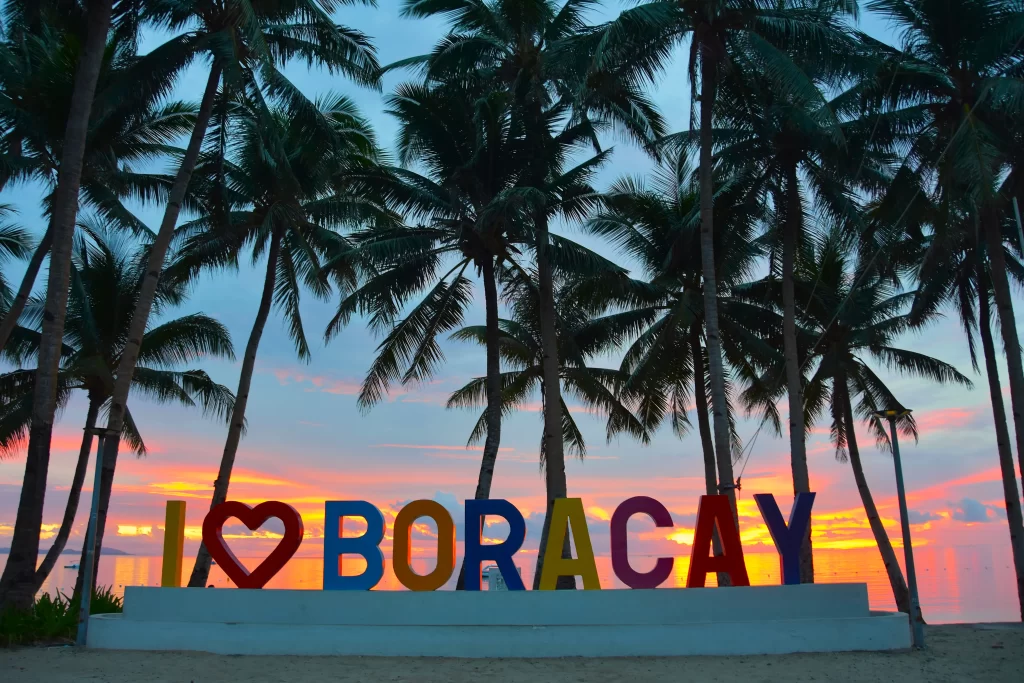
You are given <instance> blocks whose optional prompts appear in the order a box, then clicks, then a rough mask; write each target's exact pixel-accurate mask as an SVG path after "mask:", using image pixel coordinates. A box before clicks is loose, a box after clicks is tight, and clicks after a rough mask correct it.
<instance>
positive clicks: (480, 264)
mask: <svg viewBox="0 0 1024 683" xmlns="http://www.w3.org/2000/svg"><path fill="white" fill-rule="evenodd" d="M388 106H389V110H388V113H389V114H391V115H392V116H394V117H395V118H396V119H397V120H398V122H399V125H400V132H399V137H398V153H399V160H400V162H401V164H402V165H401V166H400V167H393V166H392V167H382V168H380V169H378V170H377V171H375V172H371V173H368V174H364V175H363V176H362V177H360V178H359V179H358V180H357V182H358V183H359V184H361V185H363V186H365V187H366V189H367V190H369V191H371V192H374V193H377V194H380V195H381V196H384V197H386V198H387V199H388V201H389V203H390V204H391V205H392V206H393V207H395V208H396V209H400V210H402V211H403V212H404V213H405V215H406V217H407V219H415V220H423V221H424V224H422V225H414V226H404V225H391V226H382V227H381V228H379V229H376V230H367V231H364V232H363V233H360V234H357V235H355V236H354V238H355V241H356V244H357V247H356V250H355V252H354V253H353V254H350V255H348V258H349V259H352V258H355V259H357V260H362V261H365V262H366V263H368V264H369V267H368V268H367V270H368V271H369V272H370V273H371V275H370V276H369V277H368V278H367V279H366V281H365V282H364V283H362V284H361V286H360V287H359V288H358V289H357V290H356V291H354V292H353V293H352V294H351V295H349V296H348V297H346V298H344V299H343V300H342V301H341V302H340V304H339V307H338V313H337V315H336V316H335V317H334V319H333V320H332V321H331V323H330V324H329V326H328V328H327V331H326V334H325V336H326V338H327V339H331V338H332V337H333V336H334V335H335V334H336V333H337V332H338V330H339V329H340V328H341V326H342V325H343V324H346V323H347V322H348V321H349V319H350V318H351V316H352V314H353V313H354V312H356V311H359V312H362V313H365V314H369V315H370V316H371V317H370V324H371V327H373V328H374V329H376V330H377V331H379V332H382V333H383V332H386V333H387V335H386V338H385V340H384V341H383V342H382V344H381V346H380V347H379V349H378V356H377V358H376V359H375V360H374V362H373V365H372V366H371V368H370V370H369V372H368V374H367V377H366V380H365V381H364V383H363V388H362V391H361V393H360V396H359V404H360V406H361V407H362V408H363V409H369V408H370V407H371V406H373V405H374V404H375V403H377V402H378V401H379V400H380V399H381V397H382V396H383V394H384V392H386V391H387V390H388V387H389V385H390V384H391V382H393V381H399V380H400V381H401V382H402V383H404V384H410V383H415V382H421V381H423V380H425V379H426V378H427V377H429V376H430V375H431V374H432V373H433V371H434V370H435V368H436V367H437V366H438V365H439V364H440V363H441V362H443V360H444V353H443V351H442V349H441V347H440V345H439V343H438V338H439V336H440V335H443V334H444V333H445V332H448V331H450V330H451V329H453V328H454V327H457V326H458V325H459V324H460V323H461V321H462V319H463V317H464V315H465V309H466V307H467V306H468V305H469V303H470V302H471V300H472V284H471V280H470V279H469V277H468V274H467V269H469V267H470V266H473V267H474V269H475V270H476V271H477V272H478V274H479V277H480V279H481V281H482V284H483V290H484V303H485V311H486V324H485V327H486V329H487V330H488V341H487V344H486V355H487V373H486V377H487V392H486V395H487V397H488V398H487V401H488V405H494V406H499V405H500V404H501V379H500V372H501V368H500V359H499V355H498V334H499V332H498V303H499V302H498V288H497V280H496V270H497V269H498V268H500V265H501V263H502V262H503V261H505V260H508V259H513V258H515V255H516V253H517V252H518V247H517V246H516V244H515V243H516V242H523V241H524V237H523V236H522V235H521V234H520V235H518V236H517V235H516V234H515V233H516V232H517V229H518V224H517V222H516V220H514V218H513V217H514V216H515V215H517V214H521V213H522V210H521V208H520V207H518V206H517V202H516V198H515V196H514V193H513V192H512V190H513V189H514V188H515V185H516V182H517V180H518V178H519V176H520V175H521V174H522V171H523V163H522V161H521V157H522V147H523V145H522V140H521V138H522V135H521V130H519V127H518V126H516V125H515V119H514V118H513V116H512V111H511V109H510V107H509V106H508V97H507V96H506V95H505V94H504V93H502V92H500V91H489V90H488V87H487V86H486V85H485V84H480V83H477V82H474V81H472V80H471V79H467V80H465V81H458V82H450V83H438V84H433V85H415V84H404V85H401V86H399V87H398V88H397V90H396V92H395V94H394V95H392V96H391V97H389V98H388ZM417 168H421V169H423V173H422V174H421V173H418V172H417V171H416V170H415V169H417ZM510 232H511V233H512V234H510ZM518 232H520V233H521V232H522V231H521V230H518ZM421 292H424V293H425V296H424V298H423V299H422V300H421V301H420V303H419V304H417V305H416V306H415V307H414V308H413V309H412V310H411V311H409V313H408V315H406V316H405V317H404V318H403V319H402V320H401V321H400V322H397V324H395V318H396V317H397V316H398V315H401V314H402V313H403V308H404V305H405V303H406V302H408V301H410V300H412V299H413V298H414V297H415V296H416V295H417V294H419V293H421ZM392 325H393V327H392ZM486 424H487V428H486V439H485V440H484V447H483V453H482V456H481V461H480V472H479V475H478V477H477V486H476V491H475V493H474V497H475V498H476V499H486V498H489V497H490V492H491V481H492V478H493V475H494V467H495V462H496V460H497V456H498V449H499V446H500V443H501V411H500V409H498V408H495V409H494V410H488V411H486ZM463 581H464V573H462V572H460V576H459V581H458V583H457V588H459V589H461V588H462V587H463Z"/></svg>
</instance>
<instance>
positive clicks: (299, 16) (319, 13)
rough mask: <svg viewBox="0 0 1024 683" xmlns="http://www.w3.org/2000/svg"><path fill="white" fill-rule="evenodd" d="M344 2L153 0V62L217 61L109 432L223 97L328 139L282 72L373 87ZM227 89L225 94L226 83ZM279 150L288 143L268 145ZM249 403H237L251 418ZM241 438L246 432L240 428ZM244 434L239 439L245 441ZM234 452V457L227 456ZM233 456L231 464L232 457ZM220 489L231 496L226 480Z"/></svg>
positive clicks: (120, 376)
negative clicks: (302, 71) (162, 36)
mask: <svg viewBox="0 0 1024 683" xmlns="http://www.w3.org/2000/svg"><path fill="white" fill-rule="evenodd" d="M342 4H343V3H342V2H340V1H339V0H147V2H146V3H145V7H144V11H143V12H142V13H141V14H140V15H139V16H140V20H141V21H143V22H146V23H150V24H155V25H156V26H158V27H160V28H162V29H165V30H168V31H173V32H176V33H177V34H178V35H176V36H175V37H174V38H172V39H171V40H170V41H168V42H167V43H165V44H164V45H162V46H160V47H158V48H157V49H155V50H153V52H151V53H149V54H148V55H147V58H149V59H152V60H167V61H168V62H172V63H178V62H179V61H181V60H184V61H185V62H186V63H187V62H189V61H191V60H192V59H194V58H196V57H200V58H204V59H205V58H208V59H209V60H210V71H209V75H208V77H207V81H206V88H205V90H204V92H203V98H202V102H201V104H200V107H199V112H198V114H197V116H196V121H195V126H194V128H193V130H192V134H191V137H190V138H189V143H188V147H187V148H186V150H185V154H184V155H183V156H182V158H181V162H180V164H179V166H178V170H177V173H176V174H175V178H174V182H173V184H172V186H171V190H170V192H169V194H168V201H167V209H166V211H165V212H164V216H163V220H162V221H161V223H160V229H159V230H158V232H157V235H156V239H155V240H154V242H153V247H152V249H151V250H150V254H149V259H150V262H149V267H148V268H147V270H146V273H147V279H146V280H145V282H144V283H143V289H142V296H140V297H139V300H138V303H137V307H136V311H135V314H134V315H133V320H134V323H133V324H134V326H135V327H134V328H133V332H132V334H131V335H130V336H129V343H128V347H127V348H126V349H125V352H124V353H123V354H122V356H121V365H120V367H119V368H118V371H117V374H116V377H117V380H115V384H114V393H113V396H112V398H111V404H110V410H109V417H108V421H107V429H108V432H109V433H112V434H117V433H119V432H120V424H121V422H122V420H123V419H124V413H125V410H126V407H127V401H128V393H129V390H130V388H131V387H130V378H131V376H132V370H133V368H134V366H135V362H136V360H137V357H138V353H139V347H138V344H137V343H136V340H140V339H141V337H142V332H143V330H144V329H145V327H146V324H147V321H148V319H149V310H150V308H151V305H152V302H153V297H154V295H155V292H156V288H157V284H158V281H159V278H160V274H161V272H162V271H163V268H164V263H165V260H166V256H167V250H168V248H169V247H170V244H171V240H172V238H173V237H174V234H175V226H176V225H177V222H178V217H179V214H180V212H181V208H182V205H183V202H184V199H185V195H186V191H187V190H188V187H189V182H190V180H191V178H192V174H193V171H194V170H195V166H196V163H197V162H198V161H199V158H200V153H201V151H202V146H203V141H204V139H205V137H206V133H207V128H208V126H209V124H210V120H211V117H212V115H213V110H214V103H215V100H216V99H217V98H218V89H220V91H221V92H220V100H221V107H222V108H226V107H228V104H227V103H228V102H230V101H231V99H232V96H234V95H235V94H238V95H243V94H244V96H245V97H247V98H248V99H249V101H250V105H251V107H252V110H253V112H255V113H256V114H258V116H259V118H260V119H261V120H262V125H263V127H264V129H265V130H266V131H267V133H268V134H270V133H272V132H275V131H277V130H278V126H277V125H276V122H275V119H276V118H277V116H278V115H277V114H276V113H275V111H274V110H273V109H272V106H271V103H276V104H277V105H278V106H281V107H285V108H287V109H288V110H289V111H290V112H291V116H294V117H297V118H301V119H303V120H304V121H305V125H307V126H314V125H315V126H319V129H320V135H322V136H323V138H324V139H325V140H331V139H334V137H335V135H336V132H335V131H334V130H333V128H332V122H331V120H330V118H329V117H323V116H322V114H321V112H319V111H318V109H317V107H316V103H314V102H312V101H310V100H309V99H307V98H306V97H305V96H304V95H303V94H302V93H301V92H300V91H299V89H298V88H296V87H295V86H294V85H293V84H292V83H291V82H289V81H288V79H287V78H286V77H285V76H284V74H283V73H282V72H281V71H280V69H281V68H282V67H283V66H284V65H285V64H286V63H288V62H289V61H291V60H293V59H301V60H303V61H305V62H306V63H307V64H310V65H317V66H320V67H323V68H326V69H327V70H328V71H330V72H334V73H342V74H345V75H347V76H349V77H350V78H353V79H355V80H357V81H359V82H362V83H366V84H371V85H376V83H377V79H378V78H379V75H378V71H379V69H378V65H377V62H376V58H375V55H374V50H373V47H372V46H371V45H370V42H369V39H367V38H366V36H364V35H363V34H362V33H360V32H358V31H354V30H352V29H348V28H345V27H343V26H339V25H337V24H335V23H334V22H333V21H331V19H330V16H329V12H331V11H333V10H335V9H337V8H339V7H340V6H341V5H342ZM222 81H223V88H221V87H220V86H221V82H222ZM268 142H270V143H271V144H273V145H276V146H280V145H282V144H283V141H282V140H275V141H270V140H268ZM245 398H246V397H244V396H241V395H240V396H239V404H240V406H241V407H240V408H238V410H241V411H243V412H244V405H245ZM237 429H238V430H240V429H241V426H240V425H239V426H238V428H237ZM239 433H240V432H239ZM118 445H119V442H118V440H117V439H107V440H105V441H104V444H103V447H104V454H103V475H102V487H103V493H102V494H101V495H102V496H103V497H107V498H109V490H110V488H111V486H112V483H113V477H114V468H115V467H116V465H117V448H118ZM229 450H230V449H229ZM232 457H233V455H232ZM222 486H224V487H226V486H227V482H226V481H225V482H224V483H223V484H222ZM105 521H106V517H105V513H104V512H102V511H101V513H100V517H99V520H98V531H97V534H96V541H97V547H100V546H101V545H102V542H103V530H104V524H105Z"/></svg>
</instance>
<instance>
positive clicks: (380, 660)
mask: <svg viewBox="0 0 1024 683" xmlns="http://www.w3.org/2000/svg"><path fill="white" fill-rule="evenodd" d="M925 637H926V642H927V646H928V647H927V649H926V650H924V651H918V652H909V651H903V652H891V653H875V652H855V653H841V654H798V655H781V656H765V657H749V656H748V657H657V658H654V657H652V658H608V659H568V658H567V659H434V658H405V657H402V658H399V657H258V656H224V655H210V654H202V653H195V652H155V653H149V652H128V651H113V652H112V651H96V650H91V651H90V650H86V651H78V650H75V649H74V648H71V647H36V648H21V649H14V650H0V672H2V673H0V679H2V680H3V681H4V683H21V682H23V681H46V682H47V683H66V682H70V681H110V682H111V683H122V682H123V683H138V682H142V681H169V682H170V681H173V682H174V683H188V682H190V681H191V682H194V683H212V682H215V681H245V682H248V681H328V680H330V681H342V682H346V683H347V682H350V681H373V682H377V681H408V682H410V683H413V682H415V683H422V682H426V681H438V682H440V681H445V682H448V681H450V682H452V683H464V682H465V683H468V682H469V681H474V682H479V683H483V682H484V681H486V682H487V683H512V682H516V683H518V682H522V683H545V682H547V681H560V682H561V681H566V682H576V681H587V682H590V681H593V682H595V683H612V682H613V681H614V682H616V683H618V682H619V681H627V682H628V683H641V682H643V681H672V682H673V683H677V682H678V681H722V682H728V681H736V682H737V683H739V682H742V683H762V682H764V683H769V682H772V683H774V682H775V681H865V682H869V681H870V682H871V683H877V682H878V681H898V682H899V683H919V682H921V683H923V682H925V681H927V682H928V683H944V682H946V681H984V682H985V683H996V682H998V681H1013V682H1014V683H1020V681H1022V680H1024V627H1022V625H1021V624H991V625H980V624H979V625H957V626H931V627H928V629H927V631H926V635H925Z"/></svg>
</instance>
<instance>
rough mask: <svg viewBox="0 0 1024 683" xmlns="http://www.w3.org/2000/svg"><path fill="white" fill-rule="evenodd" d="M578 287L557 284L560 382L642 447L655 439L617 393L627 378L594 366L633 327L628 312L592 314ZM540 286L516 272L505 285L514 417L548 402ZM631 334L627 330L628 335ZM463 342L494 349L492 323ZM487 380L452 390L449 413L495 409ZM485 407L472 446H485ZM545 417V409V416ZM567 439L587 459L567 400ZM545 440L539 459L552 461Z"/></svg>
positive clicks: (503, 333) (505, 390)
mask: <svg viewBox="0 0 1024 683" xmlns="http://www.w3.org/2000/svg"><path fill="white" fill-rule="evenodd" d="M579 284H580V283H574V282H571V281H563V282H562V283H561V284H560V286H559V291H558V295H557V297H556V300H557V301H558V303H559V305H560V308H559V312H558V318H557V319H558V323H559V330H558V337H559V349H558V350H559V354H560V355H559V357H560V358H562V364H561V366H560V368H559V377H560V381H561V383H562V388H561V393H563V394H568V395H570V396H573V397H575V398H577V399H579V400H580V401H581V402H582V403H583V405H584V409H585V410H594V411H597V412H599V413H601V414H604V415H607V416H608V438H609V439H611V438H612V437H613V436H614V435H615V434H618V433H621V432H627V433H629V434H630V435H631V436H633V437H634V438H636V439H638V440H640V441H641V442H643V443H645V444H646V443H649V442H650V434H649V433H648V430H647V429H646V428H645V426H644V425H643V424H642V423H641V421H640V420H639V419H637V417H636V416H635V415H634V414H633V413H632V412H631V411H630V408H629V406H627V405H626V403H624V402H623V400H622V398H621V397H620V395H619V389H620V388H621V387H622V385H623V383H624V382H625V380H626V379H627V377H628V376H627V375H626V374H625V373H624V372H622V371H620V370H615V369H611V368H603V367H599V366H595V365H591V364H590V363H591V362H592V361H593V360H594V359H595V358H597V357H599V356H600V355H601V354H603V353H606V352H609V351H612V350H614V349H615V348H616V347H617V345H618V343H619V341H620V340H621V339H622V337H623V333H624V332H626V330H628V329H629V328H630V327H631V326H632V325H633V324H635V323H632V321H631V320H630V317H631V316H630V315H628V314H627V315H617V314H611V315H607V316H598V317H594V316H592V315H591V309H592V306H589V305H581V304H582V303H583V301H582V300H581V299H580V298H578V297H577V296H576V295H575V292H574V288H575V287H576V286H577V285H579ZM538 292H539V287H538V286H537V284H536V282H529V281H527V280H525V279H524V278H523V276H522V275H521V274H520V273H519V272H518V271H517V272H515V273H514V274H511V275H510V277H509V278H508V282H507V284H506V290H505V296H506V298H507V299H508V300H509V301H510V305H511V308H512V317H511V319H499V321H498V325H499V329H500V331H499V334H498V344H497V347H498V351H499V353H500V354H501V357H502V359H504V361H505V366H506V367H507V368H508V370H507V371H506V372H503V373H501V375H500V381H501V403H500V404H499V410H500V412H501V413H502V414H505V415H507V414H510V413H512V412H514V411H515V410H517V409H520V408H522V407H523V406H524V404H525V403H527V402H528V401H529V399H530V397H531V396H533V395H535V392H536V391H537V390H538V389H539V390H540V395H541V399H542V403H543V398H544V396H545V393H544V386H543V384H544V372H543V367H542V360H543V356H544V354H543V346H542V344H541V339H540V315H539V305H538V303H539V302H538ZM626 333H627V334H628V332H626ZM451 338H452V339H454V340H457V341H467V342H475V343H477V344H479V345H481V346H485V347H486V346H487V344H488V331H487V327H486V326H482V325H474V326H468V327H463V328H462V329H459V330H457V331H456V332H455V333H454V334H452V336H451ZM486 391H487V378H486V377H476V378H474V379H472V380H470V381H469V382H468V383H467V384H466V385H465V386H463V387H461V388H460V389H457V390H455V391H454V392H452V395H451V396H450V397H449V399H448V407H449V408H479V407H481V406H487V408H489V406H490V404H489V403H488V399H487V396H486ZM487 408H485V410H484V412H483V413H482V414H481V415H480V418H479V419H478V420H477V422H476V425H475V426H474V427H473V431H472V432H471V433H470V435H469V444H472V443H474V442H477V441H479V440H480V439H481V438H482V437H484V436H485V435H486V434H487V430H488V428H489V424H488V421H487ZM541 412H542V413H543V409H542V411H541ZM562 442H563V444H564V448H565V449H566V450H567V451H568V452H569V453H571V454H573V455H576V456H577V457H579V458H580V459H583V458H584V457H585V456H586V452H587V446H586V443H585V441H584V439H583V433H582V432H581V431H580V429H579V427H578V426H577V425H576V421H575V420H574V419H573V417H572V413H571V412H570V410H569V406H567V405H566V404H565V402H564V400H563V403H562ZM546 445H547V444H546V441H545V440H544V439H541V443H540V461H541V464H542V465H545V464H546V451H545V448H546Z"/></svg>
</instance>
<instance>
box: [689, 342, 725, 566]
mask: <svg viewBox="0 0 1024 683" xmlns="http://www.w3.org/2000/svg"><path fill="white" fill-rule="evenodd" d="M690 354H691V355H692V356H693V400H694V409H695V410H696V412H697V429H698V431H699V432H700V445H701V447H702V449H703V451H704V488H705V490H706V491H707V492H708V495H709V496H713V495H715V494H716V493H718V476H717V475H716V473H715V445H714V443H713V442H712V441H711V422H710V421H709V420H708V394H707V386H706V385H705V382H704V379H705V377H706V374H705V373H704V350H703V349H702V348H701V345H700V324H699V323H698V324H694V325H693V326H692V327H691V328H690ZM711 547H712V549H713V552H714V553H715V557H719V556H721V554H722V539H721V538H719V536H718V527H717V526H715V528H714V529H713V530H712V532H711ZM717 576H718V585H719V586H729V585H732V579H731V578H730V577H729V575H728V574H726V573H725V572H718V574H717Z"/></svg>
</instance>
